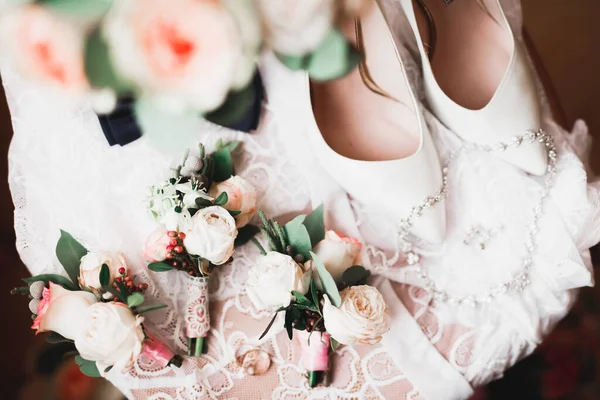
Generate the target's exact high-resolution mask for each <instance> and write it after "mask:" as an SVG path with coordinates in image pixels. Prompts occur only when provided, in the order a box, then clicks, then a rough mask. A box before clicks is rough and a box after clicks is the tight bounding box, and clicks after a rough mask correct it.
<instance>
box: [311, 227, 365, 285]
mask: <svg viewBox="0 0 600 400" xmlns="http://www.w3.org/2000/svg"><path fill="white" fill-rule="evenodd" d="M361 248H362V243H361V242H359V241H358V240H356V239H354V238H351V237H346V236H343V235H340V234H338V233H336V232H334V231H327V233H325V239H323V240H321V241H320V242H319V243H317V245H316V246H315V248H314V250H313V251H314V252H315V254H316V255H317V256H318V257H319V259H320V260H321V261H322V262H323V264H324V265H325V268H327V271H329V273H330V274H331V276H332V277H333V279H335V280H336V282H339V281H340V280H341V279H342V275H343V274H344V272H345V271H346V270H347V269H348V268H350V267H351V266H353V265H357V264H360V250H361Z"/></svg>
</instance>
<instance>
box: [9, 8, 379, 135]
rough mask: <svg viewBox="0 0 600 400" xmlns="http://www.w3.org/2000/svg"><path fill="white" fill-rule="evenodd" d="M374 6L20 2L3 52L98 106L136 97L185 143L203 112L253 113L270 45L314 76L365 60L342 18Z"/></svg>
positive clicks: (145, 126)
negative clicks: (258, 76) (344, 30)
mask: <svg viewBox="0 0 600 400" xmlns="http://www.w3.org/2000/svg"><path fill="white" fill-rule="evenodd" d="M368 2H369V0H286V1H282V0H255V1H251V0H170V1H165V0H128V1H116V0H78V1H73V0H38V1H35V2H34V1H33V0H21V1H13V2H9V3H12V4H7V5H5V6H3V7H2V8H1V9H0V13H1V14H0V19H1V20H0V27H1V29H0V49H2V50H3V54H2V55H3V56H6V58H7V59H8V60H9V61H10V62H11V64H12V66H13V67H14V68H15V69H16V70H17V71H18V72H19V73H21V74H22V75H23V76H25V77H26V78H29V79H32V80H36V81H38V82H45V83H48V84H50V85H52V86H54V87H56V88H59V89H61V90H63V91H65V92H69V93H73V94H75V95H76V96H77V97H79V98H81V99H82V100H84V101H86V102H89V103H90V104H91V105H92V107H93V108H94V109H95V110H96V111H97V112H98V113H109V112H111V111H112V110H113V109H114V107H115V105H116V103H117V99H118V98H119V97H123V98H124V97H128V98H129V97H130V98H133V99H134V102H135V105H134V110H135V114H136V117H137V120H138V122H139V124H140V126H141V127H142V131H143V134H144V135H147V136H150V137H152V138H162V140H161V144H163V145H165V144H167V143H172V142H174V141H176V140H179V141H180V143H184V142H187V141H188V140H189V138H190V137H192V135H193V134H194V132H196V131H197V127H198V124H197V122H198V121H199V120H200V119H201V118H205V119H208V120H210V121H213V122H216V123H219V124H228V125H229V124H231V123H236V122H238V121H239V119H240V116H243V115H247V113H248V111H249V110H250V109H251V108H252V107H253V106H254V104H253V101H256V99H258V98H259V96H256V91H258V90H260V88H257V87H256V85H253V84H252V81H253V77H254V76H255V74H256V73H257V65H258V62H259V59H260V52H261V51H262V50H264V49H268V50H270V51H272V52H274V53H275V54H276V55H277V57H278V58H279V60H281V61H282V63H283V64H284V65H286V66H287V67H289V68H291V69H294V70H299V69H302V70H306V71H307V72H308V74H309V75H310V76H311V77H312V78H313V79H316V80H320V81H326V80H333V79H338V78H340V77H342V76H344V75H346V74H347V73H349V72H350V71H352V70H353V69H354V68H355V67H356V66H357V65H358V63H359V61H360V59H361V55H360V54H359V52H358V51H357V50H356V49H355V48H354V47H353V45H352V44H350V43H349V41H348V40H347V39H346V38H345V37H344V35H342V33H341V32H340V30H339V29H338V28H337V27H336V26H335V21H337V20H339V18H340V17H341V16H345V17H350V18H351V17H354V16H357V15H358V14H359V12H360V11H361V10H362V9H364V8H365V7H364V5H365V4H368ZM165 127H168V128H169V129H168V130H165V129H164V128H165ZM173 131H177V133H178V134H177V135H175V136H174V135H171V134H170V133H169V132H173Z"/></svg>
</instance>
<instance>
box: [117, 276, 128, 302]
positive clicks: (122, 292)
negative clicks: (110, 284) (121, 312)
mask: <svg viewBox="0 0 600 400" xmlns="http://www.w3.org/2000/svg"><path fill="white" fill-rule="evenodd" d="M115 283H116V284H117V288H118V289H119V290H118V291H116V293H117V298H118V299H119V300H120V301H121V302H123V303H125V304H127V294H128V293H129V291H128V290H127V287H126V286H125V285H124V284H123V282H119V281H115Z"/></svg>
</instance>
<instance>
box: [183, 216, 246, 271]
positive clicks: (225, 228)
mask: <svg viewBox="0 0 600 400" xmlns="http://www.w3.org/2000/svg"><path fill="white" fill-rule="evenodd" d="M184 233H185V234H186V237H185V239H184V241H183V245H184V246H185V248H186V250H187V251H188V253H190V254H194V255H197V256H200V257H202V258H204V259H206V260H208V261H210V262H211V263H213V264H214V265H221V264H225V263H226V262H227V261H228V260H229V258H231V255H232V254H233V250H234V242H235V238H236V237H237V229H236V227H235V220H234V219H233V217H232V216H231V215H230V214H229V212H228V211H227V210H226V209H224V208H223V207H219V206H211V207H206V208H203V209H201V210H199V211H198V212H196V214H194V216H193V217H192V219H191V221H190V226H189V227H188V229H187V231H186V232H184Z"/></svg>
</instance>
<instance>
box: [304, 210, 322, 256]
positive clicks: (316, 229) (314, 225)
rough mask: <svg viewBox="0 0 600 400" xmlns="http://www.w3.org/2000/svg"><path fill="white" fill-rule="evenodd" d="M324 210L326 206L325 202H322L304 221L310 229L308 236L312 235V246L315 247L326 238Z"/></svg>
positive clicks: (308, 229) (307, 228)
mask: <svg viewBox="0 0 600 400" xmlns="http://www.w3.org/2000/svg"><path fill="white" fill-rule="evenodd" d="M323 211H324V207H323V204H321V205H320V206H319V207H317V208H315V209H314V210H313V212H312V213H310V214H309V215H308V216H307V217H306V219H305V220H304V222H303V224H304V226H305V227H306V230H307V231H308V236H309V237H310V242H311V244H312V247H315V246H316V245H317V243H319V242H320V241H321V240H323V239H325V222H324V218H323Z"/></svg>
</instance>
